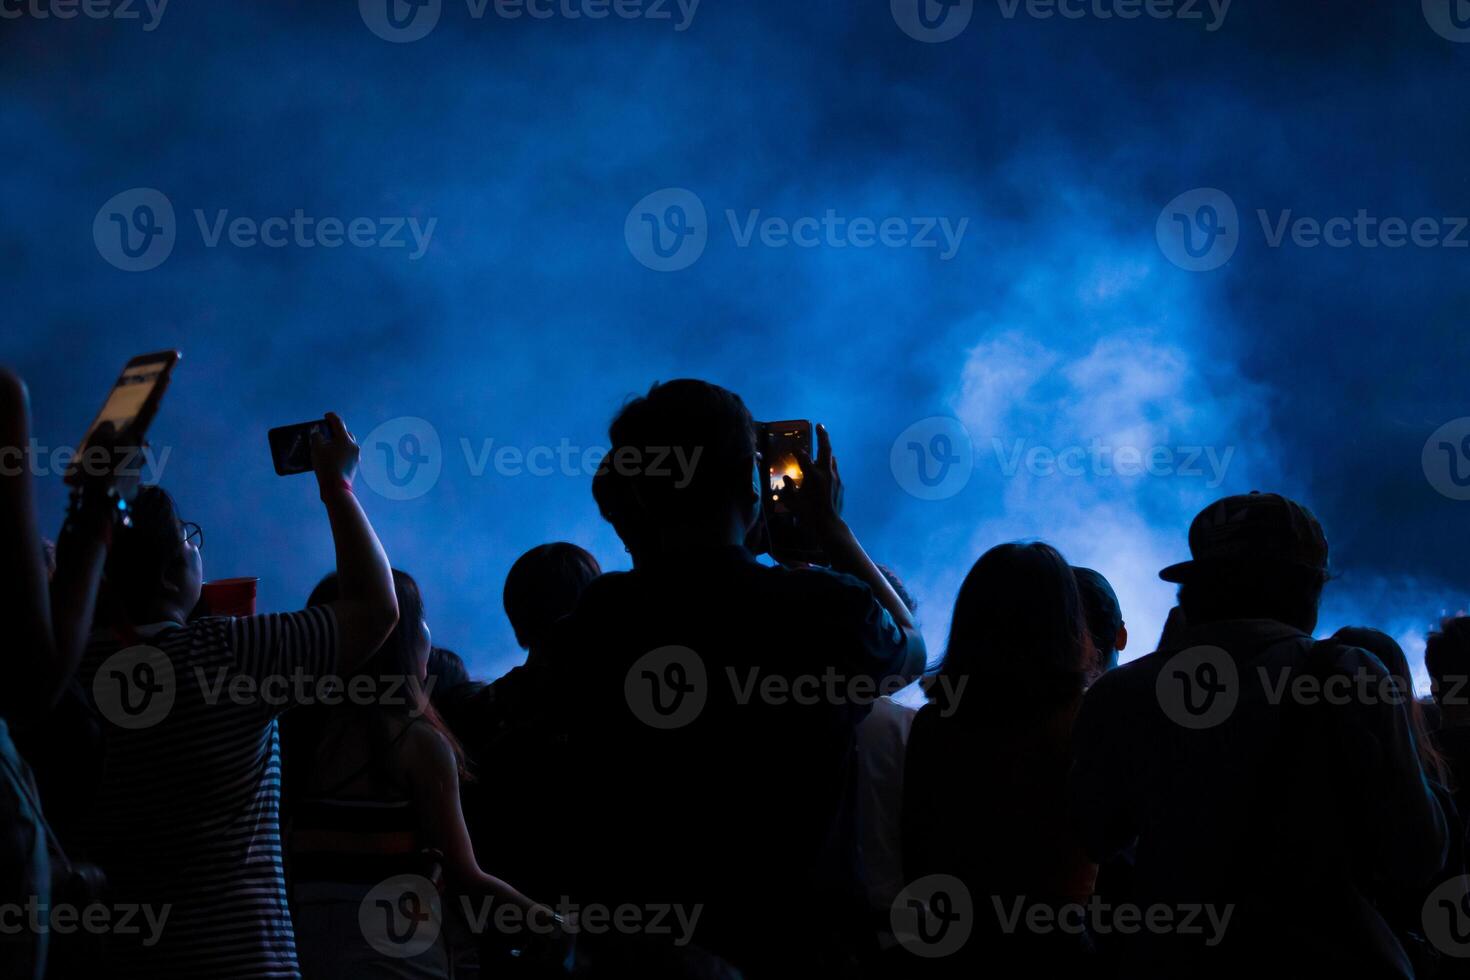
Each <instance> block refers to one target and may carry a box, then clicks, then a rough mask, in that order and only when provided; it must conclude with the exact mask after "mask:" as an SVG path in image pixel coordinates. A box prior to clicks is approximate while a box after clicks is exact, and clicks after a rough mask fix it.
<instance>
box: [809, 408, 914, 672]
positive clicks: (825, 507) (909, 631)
mask: <svg viewBox="0 0 1470 980" xmlns="http://www.w3.org/2000/svg"><path fill="white" fill-rule="evenodd" d="M797 463H798V464H800V466H801V473H802V486H801V488H800V489H799V490H798V489H797V488H796V487H795V486H793V485H792V484H791V483H790V482H789V480H790V478H789V477H788V478H787V479H788V483H787V488H786V492H787V493H788V494H792V495H793V496H794V498H795V505H796V506H797V507H799V508H801V515H802V517H803V519H805V520H807V521H809V522H811V525H812V527H813V529H814V530H815V531H816V532H817V534H818V536H820V538H821V540H822V547H823V548H824V549H825V551H826V552H827V557H828V558H829V559H830V560H831V562H832V568H833V569H834V570H836V571H839V572H846V573H847V574H848V575H851V576H853V577H854V578H856V579H859V580H860V581H862V582H863V583H864V584H865V585H867V587H868V588H869V589H871V590H872V592H873V597H874V598H876V599H877V600H878V604H879V605H881V606H882V607H883V608H884V609H885V610H887V611H888V614H889V615H890V616H892V617H893V621H894V623H896V624H897V625H898V627H899V629H901V630H903V631H904V634H905V635H906V636H907V639H908V650H909V656H908V660H907V662H906V663H905V665H904V667H905V669H904V673H905V674H906V675H908V676H911V677H916V676H918V675H919V674H921V673H923V670H924V664H925V658H926V653H925V649H924V637H923V635H922V634H921V633H920V632H919V628H918V625H917V624H916V623H915V622H914V614H913V612H912V611H910V609H909V607H908V606H906V605H904V602H903V600H902V599H900V598H899V596H898V593H897V592H895V591H894V589H893V586H892V585H890V584H889V582H888V579H887V577H886V576H885V575H884V574H883V572H882V571H881V570H880V569H879V568H878V566H877V565H876V564H875V563H874V562H873V559H871V558H869V557H868V553H867V552H866V551H864V550H863V546H862V544H861V543H860V542H859V541H858V539H857V535H856V534H854V533H853V531H852V528H850V527H849V526H848V524H847V522H846V521H845V520H843V519H842V494H843V488H842V477H841V475H840V474H839V473H838V471H837V457H836V456H834V455H833V454H832V438H831V436H830V435H828V433H827V427H826V426H824V425H819V426H817V458H816V459H815V460H812V459H811V458H810V457H808V456H807V455H806V454H805V453H802V452H798V453H797ZM793 491H795V492H794V493H793Z"/></svg>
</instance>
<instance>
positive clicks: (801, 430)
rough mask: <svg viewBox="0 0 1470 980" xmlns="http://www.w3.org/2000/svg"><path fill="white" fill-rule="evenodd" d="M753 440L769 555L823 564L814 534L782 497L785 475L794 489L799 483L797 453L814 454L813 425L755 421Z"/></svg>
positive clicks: (800, 477) (815, 449) (824, 560)
mask: <svg viewBox="0 0 1470 980" xmlns="http://www.w3.org/2000/svg"><path fill="white" fill-rule="evenodd" d="M756 439H757V442H758V446H759V449H760V453H761V456H762V458H763V460H764V465H765V469H766V472H765V483H766V485H765V496H764V499H763V500H762V501H761V512H762V513H763V514H764V515H765V524H766V532H767V537H768V538H769V541H770V550H771V555H772V556H773V557H775V558H777V559H780V560H782V561H800V562H809V563H811V564H825V562H826V558H825V555H824V554H823V551H822V546H821V543H820V542H819V541H818V540H817V537H816V535H815V534H814V533H812V531H811V529H810V528H808V527H806V526H805V525H804V524H803V523H802V521H801V518H800V517H799V516H798V515H797V513H796V511H795V510H794V509H793V508H792V507H790V506H789V504H788V503H787V502H786V501H785V500H783V499H782V498H783V496H784V495H785V494H786V480H787V478H788V477H789V478H790V480H791V482H792V483H794V484H796V486H797V487H798V488H799V487H800V486H801V484H802V479H803V474H802V472H801V463H800V462H799V458H800V457H799V456H798V452H801V453H805V454H806V457H807V459H815V458H816V456H817V427H816V426H814V425H813V424H812V423H811V422H809V421H806V420H804V419H791V420H787V421H784V422H759V423H757V424H756Z"/></svg>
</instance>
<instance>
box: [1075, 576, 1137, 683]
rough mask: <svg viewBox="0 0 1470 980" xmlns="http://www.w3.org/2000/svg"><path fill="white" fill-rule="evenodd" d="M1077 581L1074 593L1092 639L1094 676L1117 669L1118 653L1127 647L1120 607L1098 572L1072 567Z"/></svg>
mask: <svg viewBox="0 0 1470 980" xmlns="http://www.w3.org/2000/svg"><path fill="white" fill-rule="evenodd" d="M1072 575H1073V577H1074V578H1076V579H1077V592H1078V594H1079V595H1080V596H1081V597H1082V613H1083V615H1084V616H1085V617H1086V619H1087V633H1088V635H1089V636H1090V637H1092V649H1093V653H1094V654H1095V655H1096V658H1097V660H1096V666H1097V671H1098V673H1104V672H1106V671H1109V670H1112V669H1113V668H1114V667H1116V666H1118V653H1119V651H1121V650H1123V649H1125V648H1126V647H1127V646H1128V627H1127V626H1125V625H1123V607H1122V606H1120V605H1118V595H1117V593H1115V592H1114V591H1113V586H1112V583H1110V582H1109V581H1108V580H1107V579H1106V578H1104V577H1103V574H1102V573H1101V572H1098V571H1095V570H1093V569H1091V568H1083V567H1081V566H1079V565H1073V566H1072Z"/></svg>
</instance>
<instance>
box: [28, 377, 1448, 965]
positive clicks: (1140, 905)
mask: <svg viewBox="0 0 1470 980" xmlns="http://www.w3.org/2000/svg"><path fill="white" fill-rule="evenodd" d="M28 411H29V409H28V403H27V396H26V391H25V388H24V385H23V384H22V383H21V381H20V380H19V379H18V378H16V377H15V376H13V375H10V374H8V373H7V374H3V375H0V428H3V431H0V445H3V446H13V447H20V446H25V445H26V444H27V442H28V439H29V416H28ZM326 421H327V423H328V427H329V431H330V435H329V436H318V437H317V438H316V439H315V440H314V442H313V446H312V457H313V466H314V469H315V473H316V478H317V481H318V484H319V487H320V496H321V501H322V506H323V509H324V511H325V516H326V519H327V523H328V524H329V525H330V529H331V534H332V538H333V540H334V542H335V549H336V568H335V570H333V571H331V572H330V574H328V575H326V577H325V578H323V579H322V581H321V582H320V584H319V585H318V586H317V587H316V588H315V589H314V590H313V591H312V593H311V595H310V596H309V597H307V598H306V600H305V605H304V608H303V609H302V610H301V611H299V612H284V613H263V614H256V615H242V616H221V615H211V614H208V613H207V611H206V610H203V609H201V608H200V594H201V586H202V584H203V582H204V570H203V560H202V557H201V547H202V543H203V541H202V538H203V532H202V530H201V529H200V528H198V526H197V525H194V524H191V523H189V522H187V521H185V520H183V515H185V514H187V512H188V511H187V506H188V502H187V501H179V502H176V501H175V500H174V499H173V498H172V497H171V496H170V495H169V493H168V492H167V491H166V490H164V489H163V488H162V487H158V486H143V487H139V486H138V485H137V484H136V481H134V480H129V479H125V478H123V477H122V476H120V475H119V474H118V473H117V472H115V471H113V470H110V469H109V470H107V471H105V472H102V473H94V474H89V475H87V476H85V477H84V478H82V479H81V480H79V481H78V482H77V483H76V485H75V486H73V487H72V489H71V501H70V506H69V509H68V512H67V518H66V521H65V525H64V526H63V527H62V529H61V531H60V533H59V535H58V536H57V538H56V541H55V545H54V558H53V557H51V556H52V554H53V552H52V551H48V548H47V546H46V543H45V542H44V541H43V538H42V537H41V535H40V533H39V532H38V530H37V528H36V521H35V516H34V510H35V507H34V501H33V496H32V495H33V492H34V490H33V486H32V481H31V479H30V477H29V476H28V475H27V474H25V473H7V474H6V475H5V476H4V477H3V479H0V557H3V561H4V563H5V565H6V578H5V580H6V581H8V582H10V583H11V586H10V587H9V588H7V589H5V590H3V591H0V603H3V604H4V612H5V613H6V614H7V621H9V622H11V623H12V624H16V625H17V626H18V631H17V633H16V634H13V637H14V642H13V644H12V645H11V646H10V648H9V650H8V651H7V655H8V670H7V676H8V677H9V678H10V680H9V681H8V682H7V683H6V684H5V685H3V686H0V828H3V835H0V848H3V859H0V975H3V976H4V977H15V978H42V977H94V976H119V977H148V978H189V980H195V978H214V977H222V978H236V977H238V978H246V977H298V976H304V977H307V978H318V977H322V978H337V977H352V978H354V980H355V978H358V977H424V978H431V977H441V978H444V977H476V976H481V975H483V976H486V977H490V976H505V977H558V976H577V977H623V976H628V977H671V978H683V977H688V978H726V977H742V976H744V977H753V978H762V977H802V978H807V977H837V978H844V977H850V978H855V980H858V978H889V977H894V978H907V977H925V976H965V977H976V976H995V977H1003V978H1009V977H1022V976H1028V977H1029V976H1047V975H1066V976H1073V977H1107V978H1111V977H1128V978H1133V977H1160V978H1163V977H1170V978H1176V977H1183V976H1206V977H1215V976H1218V977H1226V976H1229V977H1240V976H1242V975H1252V976H1258V977H1293V978H1298V977H1309V976H1334V977H1358V976H1362V977H1385V978H1389V977H1395V978H1396V977H1406V978H1407V977H1416V976H1417V977H1452V976H1458V975H1461V974H1462V973H1463V972H1465V966H1464V965H1465V964H1466V963H1470V960H1467V959H1466V957H1470V899H1467V898H1466V887H1465V880H1466V879H1465V877H1464V864H1463V862H1464V848H1463V838H1464V835H1465V824H1464V822H1463V816H1462V815H1464V814H1465V813H1466V812H1467V809H1466V808H1467V803H1470V703H1467V699H1470V683H1467V678H1470V619H1467V618H1465V617H1459V618H1452V619H1448V620H1446V621H1445V622H1444V623H1443V624H1442V626H1441V628H1440V629H1439V630H1438V631H1436V632H1434V633H1433V634H1432V635H1431V636H1430V638H1429V641H1428V647H1427V650H1426V654H1425V660H1426V665H1427V667H1428V670H1429V672H1430V674H1431V675H1432V677H1433V682H1434V683H1433V691H1432V698H1431V699H1426V700H1425V701H1423V702H1421V701H1418V700H1416V699H1415V698H1414V697H1413V694H1412V683H1411V677H1410V671H1409V666H1408V662H1407V660H1406V658H1405V656H1404V653H1403V651H1402V650H1401V649H1400V648H1399V646H1398V645H1397V644H1396V643H1395V642H1394V640H1393V639H1392V638H1390V637H1389V636H1387V635H1385V634H1383V633H1381V632H1378V631H1375V630H1371V629H1366V628H1361V629H1351V630H1342V631H1339V632H1338V633H1336V634H1334V635H1333V636H1331V637H1329V638H1327V639H1314V636H1313V634H1314V631H1315V630H1316V627H1317V615H1318V607H1319V603H1320V600H1321V596H1322V592H1323V589H1324V587H1326V586H1327V584H1328V581H1329V566H1328V546H1327V540H1326V537H1325V535H1324V533H1323V531H1322V528H1321V525H1320V524H1319V523H1318V521H1317V520H1316V518H1315V517H1314V516H1313V515H1312V513H1311V512H1310V511H1309V510H1308V509H1307V508H1305V507H1303V506H1302V505H1300V504H1298V503H1296V502H1294V501H1292V500H1289V499H1287V498H1284V497H1282V496H1279V495H1276V494H1269V493H1251V494H1248V495H1240V496H1232V497H1226V498H1224V499H1222V500H1219V501H1217V502H1215V503H1213V504H1211V505H1210V506H1209V507H1208V508H1207V509H1206V510H1205V511H1203V512H1202V513H1201V514H1200V515H1199V516H1198V517H1197V518H1196V519H1195V521H1194V523H1193V525H1192V526H1191V527H1190V528H1189V533H1188V547H1189V553H1190V556H1191V557H1190V559H1189V560H1188V561H1184V562H1181V563H1180V564H1177V565H1173V566H1171V567H1169V568H1166V569H1164V570H1163V571H1162V572H1161V573H1160V574H1161V576H1162V577H1163V578H1164V579H1165V580H1166V581H1169V582H1172V583H1177V584H1178V587H1179V592H1178V604H1177V607H1176V608H1175V609H1174V610H1173V611H1172V612H1171V614H1170V616H1169V620H1168V624H1167V626H1166V627H1165V630H1164V633H1163V635H1162V636H1161V637H1159V638H1158V641H1157V644H1156V646H1155V647H1154V649H1153V651H1152V652H1149V653H1147V654H1146V655H1144V656H1141V657H1138V658H1137V659H1134V660H1132V661H1131V662H1128V663H1125V664H1122V665H1121V666H1120V665H1119V663H1118V661H1119V654H1120V651H1123V650H1124V648H1125V647H1128V648H1130V649H1135V648H1136V647H1137V646H1138V645H1139V644H1140V641H1141V640H1145V639H1152V638H1140V637H1137V636H1135V637H1132V638H1130V637H1129V634H1128V630H1127V627H1126V624H1125V617H1124V615H1123V610H1122V609H1121V608H1120V606H1119V602H1118V599H1117V596H1116V595H1115V593H1114V591H1113V589H1112V587H1111V586H1110V585H1109V583H1108V581H1107V579H1106V577H1105V576H1104V575H1103V574H1102V573H1100V572H1098V571H1096V570H1092V569H1088V568H1080V567H1073V566H1071V565H1070V564H1069V563H1068V562H1067V560H1066V559H1065V558H1064V557H1063V555H1062V554H1061V553H1060V552H1059V551H1058V550H1057V549H1056V548H1054V547H1052V546H1050V545H1048V544H1045V543H1041V542H1011V543H997V544H996V546H995V547H993V548H991V549H990V550H988V551H986V552H985V553H984V554H983V555H981V556H979V558H978V560H977V561H976V562H975V563H974V566H973V567H972V568H971V569H970V571H969V574H968V575H967V576H966V578H965V580H964V582H963V584H962V586H961V588H960V590H959V594H958V595H957V597H956V598H955V602H954V609H953V617H952V621H951V626H950V631H949V636H948V642H947V644H946V646H945V648H944V650H943V651H942V652H937V653H936V654H935V655H934V656H932V657H931V656H930V654H929V652H928V651H927V650H926V648H925V645H924V641H923V638H922V635H921V633H920V631H919V629H918V626H917V620H916V618H915V610H914V602H913V600H912V599H911V598H910V597H909V595H908V592H907V590H906V589H905V588H904V586H903V583H902V581H901V579H900V578H899V576H898V575H897V574H896V573H895V572H894V571H893V570H892V569H890V568H888V567H886V566H882V565H879V564H877V563H875V561H874V560H873V559H872V558H871V557H869V555H868V554H867V552H866V551H865V550H864V548H863V546H862V545H861V544H860V542H859V540H858V538H857V536H856V535H855V534H854V532H853V530H852V528H851V527H850V526H849V524H848V523H847V521H846V520H844V518H843V516H842V507H841V503H842V498H843V486H842V481H841V479H840V477H839V475H838V469H837V463H836V459H835V457H834V455H833V452H832V448H831V444H830V440H829V437H828V435H827V433H826V431H825V430H824V429H818V432H817V447H816V453H815V456H814V457H809V456H807V455H806V454H804V453H803V454H799V458H798V462H799V467H800V481H799V483H797V482H790V483H788V484H787V485H786V487H785V490H784V491H783V497H784V498H785V499H784V503H785V505H786V506H788V507H790V508H792V510H793V511H794V512H795V513H796V514H797V516H798V519H799V521H800V522H801V525H802V527H803V528H804V529H805V531H806V532H807V533H808V534H810V535H811V536H812V538H813V540H815V541H816V542H817V544H818V545H819V546H820V552H821V555H822V556H823V557H822V559H821V562H820V563H819V564H816V563H812V562H811V561H809V560H804V561H794V560H791V561H783V560H780V559H781V557H782V556H780V555H776V556H775V559H774V560H769V559H768V560H761V559H758V558H757V556H756V554H755V552H757V551H760V550H762V549H761V548H760V547H757V546H755V543H756V542H757V541H759V540H761V535H760V530H761V528H762V508H763V500H764V498H765V495H766V487H767V477H766V474H765V472H764V465H765V464H764V462H763V460H762V459H761V455H760V452H759V448H758V443H757V438H756V428H755V425H754V423H753V422H752V418H751V415H750V413H749V411H748V410H747V409H746V407H745V405H744V403H743V402H742V401H741V399H740V398H739V397H738V396H737V395H736V394H734V393H732V392H730V391H727V390H725V389H723V388H720V387H717V386H715V385H712V384H708V383H705V382H701V381H693V380H681V381H673V382H668V383H664V384H656V385H654V386H653V387H652V388H651V389H650V390H649V391H648V393H647V394H646V395H645V396H642V397H638V398H634V399H632V400H630V401H629V402H628V403H627V404H626V405H624V406H623V407H622V409H621V410H620V411H619V412H618V413H617V415H616V417H615V418H614V420H613V422H612V424H611V427H610V430H609V437H610V445H611V447H612V448H611V450H610V452H609V455H608V461H607V464H606V465H604V466H603V467H602V468H601V469H599V471H598V473H597V476H596V477H595V478H594V480H593V481H592V486H591V488H590V489H591V490H592V493H593V496H594V498H595V500H596V502H597V505H598V507H599V509H600V511H601V513H602V515H603V517H604V518H605V519H606V520H607V521H608V522H609V523H610V524H611V525H612V527H613V528H614V529H615V530H616V532H617V534H618V536H619V537H620V538H621V539H622V541H623V543H624V545H625V546H626V549H627V551H628V553H629V556H630V558H631V564H632V569H631V570H630V571H621V572H607V573H604V572H603V571H602V568H601V566H600V565H599V563H598V561H597V559H596V558H595V557H594V556H593V555H591V554H590V553H588V552H587V551H586V550H584V549H583V548H580V547H578V546H576V545H574V544H569V543H565V542H555V543H548V544H545V545H542V546H540V547H537V548H534V549H532V550H531V551H529V552H527V553H526V554H525V555H523V556H522V557H521V558H520V559H519V560H518V561H516V563H515V564H514V566H513V567H512V568H511V570H510V573H509V575H508V577H507V579H506V582H505V586H504V594H503V604H504V608H505V612H506V615H507V617H508V619H509V622H510V625H511V627H512V628H513V630H514V635H515V637H516V640H517V642H518V643H519V645H520V646H521V647H522V648H523V649H524V650H525V652H526V657H525V662H524V665H522V666H519V667H516V668H515V669H513V670H511V671H510V672H509V673H508V674H506V675H505V676H503V677H500V678H498V679H496V680H494V681H493V682H490V683H485V682H481V681H479V680H476V679H473V678H472V677H471V676H470V674H469V672H468V671H467V670H466V667H465V663H464V661H463V660H462V659H461V658H460V657H459V656H458V655H456V654H455V653H454V652H453V651H450V650H446V649H443V648H439V647H435V646H434V644H433V639H432V635H431V632H430V628H429V618H430V616H431V615H432V610H433V606H432V597H425V596H424V595H422V594H421V592H420V589H419V586H418V584H417V583H416V582H415V580H414V579H413V577H412V576H411V575H410V574H408V573H407V572H405V571H401V570H398V569H396V568H394V567H393V566H392V564H391V563H390V559H389V555H388V553H387V552H386V551H385V549H384V547H383V545H382V544H381V543H380V541H379V540H378V537H377V535H376V534H375V532H374V530H373V527H372V524H371V523H370V521H369V518H368V514H367V512H366V511H365V509H364V507H363V506H362V503H361V501H360V500H359V499H358V497H357V495H356V494H355V493H354V486H353V481H354V478H355V475H356V471H357V460H358V447H357V445H356V444H355V442H354V440H353V438H352V436H351V434H350V433H349V431H348V429H347V427H346V425H345V424H344V423H343V421H342V420H341V419H340V418H338V417H337V416H335V415H332V414H328V415H327V416H326ZM114 448H117V449H119V450H121V449H124V448H126V447H124V446H118V447H114ZM654 448H661V449H663V450H668V449H670V448H672V449H674V450H675V451H681V450H682V451H683V452H684V455H683V456H682V457H681V458H686V459H697V460H698V461H699V462H698V465H697V466H696V467H695V468H694V469H693V470H692V471H691V472H690V473H688V474H680V475H679V477H680V478H678V479H676V478H675V477H674V475H672V474H670V473H668V472H667V471H666V470H662V469H659V468H655V467H647V468H638V467H625V466H616V465H611V462H612V461H613V460H615V459H637V458H641V457H642V456H646V455H647V454H648V452H649V451H650V450H652V449H654ZM620 452H621V453H625V455H624V456H619V453H620ZM219 533H224V534H228V533H231V531H230V529H222V530H221V531H220V532H219ZM1181 550H1182V548H1181ZM808 557H809V556H808ZM1130 639H1131V642H1130ZM1461 917H1463V919H1464V921H1462V918H1461Z"/></svg>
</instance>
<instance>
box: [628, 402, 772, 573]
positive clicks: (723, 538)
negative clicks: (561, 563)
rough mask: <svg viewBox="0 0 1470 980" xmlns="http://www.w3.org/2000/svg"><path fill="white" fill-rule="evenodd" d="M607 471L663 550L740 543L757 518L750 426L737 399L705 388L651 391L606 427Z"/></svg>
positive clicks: (757, 479) (758, 484)
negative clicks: (624, 480) (624, 486)
mask: <svg viewBox="0 0 1470 980" xmlns="http://www.w3.org/2000/svg"><path fill="white" fill-rule="evenodd" d="M608 436H609V437H610V440H611V444H612V449H611V456H612V458H611V460H610V462H609V465H610V466H611V467H612V469H613V471H614V472H615V473H617V474H619V475H624V476H627V477H628V478H629V494H630V497H631V500H632V503H633V506H634V507H636V513H637V514H639V515H641V516H640V517H639V520H641V521H642V522H643V526H646V527H647V528H648V529H649V531H650V534H654V535H656V536H657V538H658V543H659V545H660V546H661V547H671V546H672V547H676V548H677V547H681V546H688V545H695V546H700V545H711V544H743V543H744V542H745V539H746V534H747V532H748V531H749V530H750V527H751V525H752V524H753V523H754V521H755V519H756V518H757V516H758V515H759V513H760V500H761V485H762V484H761V480H760V476H759V473H758V471H757V467H756V448H755V425H754V423H753V422H752V420H751V417H750V412H749V411H748V410H747V409H746V407H745V403H744V402H743V401H741V400H740V396H739V395H736V394H735V393H734V392H731V391H726V390H725V389H724V388H721V387H719V386H718V385H713V384H710V383H708V382H706V381H694V380H689V379H684V380H679V381H669V382H666V383H664V384H655V385H654V386H653V387H652V388H650V389H648V394H647V395H644V396H643V397H641V398H634V399H633V400H632V401H630V402H628V404H626V405H624V406H623V409H622V411H621V412H619V413H618V415H617V418H615V419H613V422H612V425H611V426H610V427H609V428H608Z"/></svg>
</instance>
